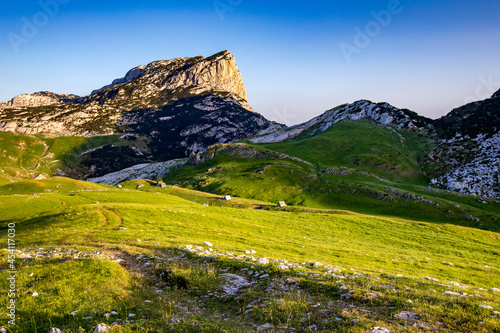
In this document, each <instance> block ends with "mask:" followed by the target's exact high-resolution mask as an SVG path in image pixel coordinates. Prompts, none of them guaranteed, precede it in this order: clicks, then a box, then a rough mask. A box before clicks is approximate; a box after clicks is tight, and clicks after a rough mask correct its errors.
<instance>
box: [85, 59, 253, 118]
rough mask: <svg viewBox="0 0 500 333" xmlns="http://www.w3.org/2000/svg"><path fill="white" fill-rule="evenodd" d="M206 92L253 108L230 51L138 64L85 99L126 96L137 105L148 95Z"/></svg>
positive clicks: (154, 97) (161, 96)
mask: <svg viewBox="0 0 500 333" xmlns="http://www.w3.org/2000/svg"><path fill="white" fill-rule="evenodd" d="M203 94H216V95H220V96H221V97H232V98H234V99H235V100H237V101H238V102H239V103H240V104H241V105H242V106H243V107H244V108H245V109H247V110H249V111H252V109H251V107H250V106H249V105H248V101H247V93H246V89H245V85H244V83H243V77H242V76H241V73H240V71H239V69H238V66H237V65H236V61H235V57H234V56H233V54H231V52H229V51H222V52H220V53H217V54H215V55H213V56H210V57H208V58H204V57H202V56H197V57H194V58H177V59H172V60H161V61H154V62H152V63H150V64H148V65H147V66H138V67H135V68H133V69H132V70H130V71H129V72H128V73H127V74H126V75H125V76H124V77H123V78H120V79H116V80H114V81H113V83H112V84H110V85H108V86H105V87H103V88H101V89H98V90H95V91H93V92H92V94H91V95H90V96H88V97H86V98H85V100H84V101H85V102H90V101H99V102H100V103H102V102H104V103H109V102H111V103H113V102H114V101H117V100H118V101H119V100H123V99H124V98H126V99H127V100H128V105H133V106H134V108H135V106H136V105H138V104H143V103H144V99H145V97H147V98H148V99H149V100H150V101H152V102H157V103H161V104H166V103H164V101H166V100H169V101H171V100H177V99H179V98H186V97H191V96H198V95H203ZM131 102H132V103H131ZM150 106H157V105H150Z"/></svg>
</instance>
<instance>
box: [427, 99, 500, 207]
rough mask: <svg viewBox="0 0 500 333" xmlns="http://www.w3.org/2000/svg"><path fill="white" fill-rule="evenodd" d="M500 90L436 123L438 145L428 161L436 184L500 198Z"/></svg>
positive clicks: (433, 181) (463, 191) (468, 192)
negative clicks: (490, 96)
mask: <svg viewBox="0 0 500 333" xmlns="http://www.w3.org/2000/svg"><path fill="white" fill-rule="evenodd" d="M499 96H500V90H499V91H498V92H496V93H495V94H494V95H493V96H492V98H490V99H487V100H484V101H479V102H474V103H470V104H467V105H464V106H462V107H460V108H458V109H455V110H453V111H452V112H450V113H449V114H448V115H446V116H444V117H442V118H440V119H438V120H436V121H435V123H434V127H435V131H436V133H437V138H436V142H437V146H436V148H435V149H434V150H433V151H432V152H431V153H430V154H429V157H428V161H427V164H428V165H430V166H432V168H433V169H434V172H433V173H434V175H435V178H434V179H433V180H432V182H431V183H432V184H434V185H438V186H441V187H444V188H447V189H450V190H453V191H459V192H462V193H467V194H475V195H482V196H488V197H492V198H500V98H498V97H499Z"/></svg>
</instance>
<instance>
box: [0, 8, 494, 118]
mask: <svg viewBox="0 0 500 333" xmlns="http://www.w3.org/2000/svg"><path fill="white" fill-rule="evenodd" d="M55 4H56V5H55ZM499 18H500V1H498V0H481V1H472V0H461V1H456V0H441V1H437V0H435V1H431V0H421V1H417V0H414V1H412V0H400V1H398V0H372V1H368V0H357V1H290V0H287V1H281V0H278V1H272V0H267V1H261V0H183V1H169V0H163V1H153V0H143V1H138V0H133V1H130V0H120V1H114V0H110V1H103V0H99V1H95V0H86V1H84V0H41V1H24V0H17V1H14V0H5V1H2V2H1V3H0V70H1V74H0V75H1V77H0V100H8V99H10V98H12V97H14V96H16V95H18V94H21V93H33V92H36V91H42V90H49V91H53V92H57V93H74V94H78V95H87V94H89V93H90V92H91V91H92V90H93V89H96V88H100V87H101V86H103V85H106V84H109V83H110V82H111V81H112V80H113V79H115V78H118V77H122V76H123V75H124V74H125V73H126V72H127V71H128V70H129V69H130V68H132V67H135V66H138V65H141V64H148V63H149V62H151V61H154V60H163V59H171V58H176V57H186V56H196V55H202V56H210V55H212V54H214V53H217V52H219V51H221V50H225V49H227V50H230V51H231V52H232V53H233V54H234V55H235V56H236V61H237V64H238V66H239V68H240V70H241V72H242V74H243V78H244V80H245V84H246V87H247V92H248V97H249V103H250V105H252V107H253V108H254V109H255V111H257V112H259V113H262V114H263V115H264V116H266V117H268V118H270V119H273V120H277V121H280V122H285V123H287V124H294V123H299V122H302V121H306V120H308V119H310V118H311V117H313V116H316V115H319V114H321V113H323V112H324V111H325V110H327V109H330V108H332V107H335V106H337V105H339V104H344V103H351V102H354V101H356V100H358V99H369V100H372V101H374V102H382V101H384V102H389V103H391V104H393V105H395V106H397V107H401V108H409V109H411V110H413V111H416V112H418V113H419V114H422V115H425V116H428V117H432V118H437V117H440V116H442V115H444V114H446V113H448V112H449V111H450V110H451V109H453V108H454V107H456V106H460V105H462V104H464V103H465V102H469V101H472V100H479V99H484V98H487V97H489V96H491V95H492V94H493V92H494V91H496V90H498V89H499V88H500V66H499V60H500V19H499Z"/></svg>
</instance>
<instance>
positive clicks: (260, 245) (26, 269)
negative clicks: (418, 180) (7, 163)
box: [0, 162, 500, 333]
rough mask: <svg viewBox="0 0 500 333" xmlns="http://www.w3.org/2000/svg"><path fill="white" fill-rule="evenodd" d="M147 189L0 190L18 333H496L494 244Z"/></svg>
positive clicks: (428, 229)
mask: <svg viewBox="0 0 500 333" xmlns="http://www.w3.org/2000/svg"><path fill="white" fill-rule="evenodd" d="M297 163H298V162H297ZM139 184H143V185H144V187H143V188H142V189H141V190H136V187H137V185H139ZM154 184H155V183H154V182H149V181H134V182H130V183H125V184H123V185H124V187H123V188H122V189H117V188H116V187H112V186H103V185H96V184H89V183H84V182H78V181H74V180H70V179H67V178H52V179H50V180H42V181H27V182H22V183H18V184H8V185H4V186H2V187H0V210H1V211H2V215H1V216H0V237H2V238H3V239H6V238H7V231H8V225H9V223H15V239H16V250H17V254H18V256H19V258H18V259H17V260H16V262H15V265H16V269H17V271H18V272H17V279H16V283H17V288H18V289H19V290H18V294H17V295H18V296H17V301H16V302H17V303H16V304H17V315H18V317H19V319H17V326H16V327H15V330H11V331H12V332H48V331H49V329H50V328H51V327H59V328H60V329H62V330H64V332H67V333H76V332H92V331H93V330H94V328H95V327H96V325H97V324H99V323H105V324H107V325H109V326H111V327H114V328H113V329H112V330H110V332H169V331H173V332H181V331H184V332H251V331H255V330H256V329H257V328H261V329H263V327H272V328H274V330H275V331H290V330H291V328H293V330H294V331H301V332H306V331H319V332H330V331H342V332H365V331H369V330H371V329H373V327H375V326H380V327H384V328H388V329H390V330H391V331H392V332H420V331H423V330H431V331H443V332H465V331H470V332H495V331H498V330H500V326H499V321H498V318H495V316H497V315H498V314H495V313H494V312H493V311H498V310H499V309H500V302H499V299H498V294H496V291H495V290H498V289H493V288H498V287H499V285H500V274H499V273H500V271H499V268H498V267H500V256H499V253H498V249H499V248H500V238H499V236H498V233H496V232H491V231H482V230H478V229H476V228H467V227H461V226H455V225H453V224H450V223H448V224H436V223H428V222H422V221H415V220H413V219H401V218H388V217H381V216H373V215H364V214H356V213H352V212H348V211H334V210H317V209H311V208H296V207H289V208H285V209H277V208H275V204H274V203H266V202H262V201H252V200H248V199H239V198H235V199H234V200H233V201H230V202H225V201H222V200H221V199H220V197H219V196H214V195H210V194H207V193H202V192H196V191H191V190H187V189H183V188H179V187H167V188H163V189H162V188H157V187H154ZM33 194H35V195H33ZM204 204H206V205H204ZM497 209H498V208H497ZM11 229H12V228H11ZM206 242H210V243H206ZM208 248H210V249H208ZM250 250H251V251H250ZM245 251H246V253H245ZM2 252H3V254H2V255H1V256H0V258H1V259H0V260H1V264H2V267H7V265H8V264H9V263H8V261H7V251H6V250H3V251H2ZM264 258H266V260H264ZM257 260H259V261H257ZM250 271H251V272H252V273H251V274H250ZM7 275H8V273H7V272H5V271H3V272H0V276H1V279H0V281H1V282H0V300H1V302H2V304H6V303H7V302H8V295H7V291H6V290H8V288H7V280H6V277H7ZM76 276H78V278H75V277H76ZM235 276H236V277H238V278H237V279H236V280H238V281H239V282H238V283H240V284H238V283H237V282H235V281H236V280H235ZM240 278H241V279H242V280H241V279H240ZM424 278H426V279H424ZM437 280H439V281H440V282H437ZM231 281H232V282H231ZM242 281H243V282H242ZM241 283H243V284H241ZM34 293H36V294H34ZM489 307H491V308H489ZM492 309H493V310H492ZM5 311H6V309H2V310H0V318H1V324H0V325H4V326H6V322H7V317H6V312H5ZM112 311H116V312H112ZM404 311H407V312H404ZM408 313H411V314H412V316H416V317H414V318H418V319H414V320H412V319H398V318H402V317H404V316H405V315H407V314H408ZM264 325H268V326H264Z"/></svg>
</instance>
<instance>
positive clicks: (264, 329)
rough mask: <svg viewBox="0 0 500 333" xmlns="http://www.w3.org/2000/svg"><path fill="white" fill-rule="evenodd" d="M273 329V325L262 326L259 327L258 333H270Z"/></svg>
mask: <svg viewBox="0 0 500 333" xmlns="http://www.w3.org/2000/svg"><path fill="white" fill-rule="evenodd" d="M273 328H274V327H273V325H271V324H264V325H260V326H259V327H257V332H269V331H272V330H273Z"/></svg>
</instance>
